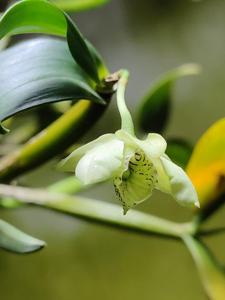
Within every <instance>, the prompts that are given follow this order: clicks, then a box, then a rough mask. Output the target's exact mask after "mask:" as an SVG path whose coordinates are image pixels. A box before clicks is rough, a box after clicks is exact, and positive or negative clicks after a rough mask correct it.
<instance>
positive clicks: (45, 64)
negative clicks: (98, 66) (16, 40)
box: [0, 38, 103, 121]
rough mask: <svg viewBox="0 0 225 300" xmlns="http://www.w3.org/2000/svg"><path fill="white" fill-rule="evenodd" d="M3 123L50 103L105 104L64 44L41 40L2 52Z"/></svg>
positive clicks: (0, 108) (0, 101) (0, 113)
mask: <svg viewBox="0 0 225 300" xmlns="http://www.w3.org/2000/svg"><path fill="white" fill-rule="evenodd" d="M0 69H1V73H0V120H1V121H2V120H4V119H6V118H7V117H9V116H12V115H14V114H15V113H17V112H20V111H22V110H25V109H28V108H31V107H34V106H37V105H42V104H46V103H50V102H57V101H63V100H79V99H89V100H92V101H95V102H99V103H103V100H102V99H101V98H100V96H98V94H97V93H96V92H95V91H94V90H93V89H92V87H91V82H90V79H89V77H88V76H87V75H86V73H84V72H83V71H82V69H81V68H80V67H79V66H78V65H77V64H76V62H75V61H74V60H73V58H72V56H71V54H70V52H69V50H68V47H67V44H66V42H65V41H61V40H57V39H54V38H39V39H34V40H30V41H27V42H23V43H21V44H19V45H17V46H14V47H12V48H9V49H7V50H4V51H2V52H0Z"/></svg>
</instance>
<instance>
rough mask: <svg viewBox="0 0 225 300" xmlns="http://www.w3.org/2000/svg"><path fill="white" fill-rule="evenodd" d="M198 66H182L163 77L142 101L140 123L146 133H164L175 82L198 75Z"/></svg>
mask: <svg viewBox="0 0 225 300" xmlns="http://www.w3.org/2000/svg"><path fill="white" fill-rule="evenodd" d="M199 71H200V68H199V66H198V65H196V64H186V65H182V66H180V67H178V68H176V69H174V70H172V71H170V72H168V73H167V74H165V75H163V76H162V78H160V79H159V80H158V81H157V82H156V83H155V84H154V85H153V86H152V88H151V90H150V91H149V93H148V94H147V95H146V96H145V97H144V99H143V100H142V101H141V105H140V108H139V115H138V121H139V126H140V128H141V129H142V130H143V131H145V132H159V133H160V132H162V131H163V129H164V128H165V126H166V123H167V121H168V117H169V112H170V106H171V89H172V87H173V84H174V83H175V81H176V80H177V79H179V78H181V77H183V76H187V75H195V74H198V73H199Z"/></svg>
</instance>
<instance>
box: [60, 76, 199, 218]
mask: <svg viewBox="0 0 225 300" xmlns="http://www.w3.org/2000/svg"><path fill="white" fill-rule="evenodd" d="M119 74H120V75H119V76H120V78H119V81H118V87H117V105H118V109H119V112H120V115H121V120H122V126H121V129H120V130H118V131H116V132H115V133H114V134H112V133H109V134H105V135H102V136H101V137H99V138H97V139H96V140H94V141H92V142H90V143H88V144H86V145H84V146H82V147H80V148H78V149H76V150H75V151H74V152H72V153H71V154H70V155H69V156H68V157H67V158H66V159H64V160H63V161H62V162H61V168H62V169H63V170H65V171H73V172H74V170H75V175H76V177H77V178H78V179H79V180H80V181H81V182H82V183H83V184H84V185H90V184H95V183H99V182H102V181H106V180H109V179H112V181H113V184H114V188H115V192H116V195H117V197H118V199H119V200H120V201H121V202H122V205H123V210H124V214H126V213H127V211H128V210H129V209H130V208H132V207H134V206H135V205H137V204H139V203H141V202H143V201H145V200H147V199H148V198H149V197H150V196H151V194H152V191H153V189H158V190H160V191H162V192H164V193H167V194H170V195H172V197H173V198H175V200H176V201H177V202H178V203H179V204H181V205H183V206H194V205H195V206H197V207H199V201H198V197H197V193H196V191H195V188H194V186H193V185H192V183H191V180H190V179H189V178H188V176H187V175H186V173H185V172H184V171H183V170H182V169H181V168H180V167H179V166H177V165H176V164H174V163H173V162H172V161H171V160H170V159H169V157H168V156H167V155H166V154H165V151H166V147H167V144H166V141H165V139H164V138H163V137H162V136H161V135H159V134H156V133H149V134H148V136H147V138H146V139H145V140H140V139H138V138H137V137H136V136H135V134H134V125H133V121H132V118H131V115H130V112H129V111H128V109H127V106H126V104H125V100H124V94H125V86H126V83H127V80H128V72H127V71H120V73H119Z"/></svg>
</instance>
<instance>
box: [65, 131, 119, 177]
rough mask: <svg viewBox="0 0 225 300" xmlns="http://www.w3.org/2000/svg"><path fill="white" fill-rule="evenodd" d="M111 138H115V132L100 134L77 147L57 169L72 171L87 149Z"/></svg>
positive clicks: (111, 139)
mask: <svg viewBox="0 0 225 300" xmlns="http://www.w3.org/2000/svg"><path fill="white" fill-rule="evenodd" d="M113 140H117V138H116V136H115V134H112V133H108V134H104V135H102V136H100V137H99V138H97V139H96V140H94V141H92V142H90V143H88V144H85V145H84V146H81V147H79V148H77V149H76V150H74V151H73V152H72V153H71V154H70V155H69V156H68V157H66V158H65V159H63V160H62V161H61V162H60V163H59V169H61V170H62V171H65V172H74V169H75V167H76V165H77V163H78V161H79V160H80V159H81V157H82V156H83V155H84V154H86V153H87V152H88V151H89V150H91V149H93V148H94V147H96V146H99V145H101V144H103V143H107V142H110V141H113Z"/></svg>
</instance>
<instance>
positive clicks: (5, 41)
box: [0, 14, 9, 51]
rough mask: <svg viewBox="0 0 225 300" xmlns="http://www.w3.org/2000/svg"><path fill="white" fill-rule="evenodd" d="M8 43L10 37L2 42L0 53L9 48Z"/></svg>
mask: <svg viewBox="0 0 225 300" xmlns="http://www.w3.org/2000/svg"><path fill="white" fill-rule="evenodd" d="M1 15H2V14H0V17H1ZM8 42H9V38H8V37H6V38H4V39H2V40H0V51H1V50H3V49H5V48H6V47H7V45H8Z"/></svg>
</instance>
